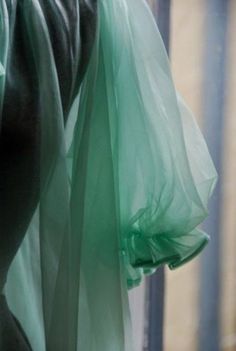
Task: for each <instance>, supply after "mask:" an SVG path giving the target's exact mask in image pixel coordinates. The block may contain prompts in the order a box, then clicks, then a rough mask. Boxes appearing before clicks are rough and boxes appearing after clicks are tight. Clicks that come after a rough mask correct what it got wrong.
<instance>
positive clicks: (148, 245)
mask: <svg viewBox="0 0 236 351" xmlns="http://www.w3.org/2000/svg"><path fill="white" fill-rule="evenodd" d="M209 240H210V238H209V236H208V235H207V234H206V233H205V232H203V231H202V230H200V229H194V230H192V231H191V232H189V233H184V234H181V235H171V234H170V233H160V234H152V235H147V234H144V233H142V232H140V231H133V232H131V233H130V234H129V236H128V238H127V239H126V274H127V284H128V287H129V288H132V287H134V286H137V285H139V283H140V282H141V280H142V276H143V275H145V274H151V273H153V272H154V271H155V270H156V269H157V268H158V267H159V266H161V265H165V264H167V265H168V267H169V268H170V269H175V268H178V267H180V266H182V265H183V264H184V263H186V262H188V261H190V260H192V259H193V258H194V257H195V256H197V255H198V254H199V253H200V252H201V251H202V250H203V248H204V247H205V246H206V245H207V243H208V242H209Z"/></svg>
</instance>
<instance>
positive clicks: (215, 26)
mask: <svg viewBox="0 0 236 351" xmlns="http://www.w3.org/2000/svg"><path fill="white" fill-rule="evenodd" d="M228 2H229V1H228V0H207V2H206V11H207V15H206V23H205V36H204V38H203V40H205V43H204V45H205V48H204V50H205V52H204V80H203V119H204V129H205V137H206V140H207V143H208V146H209V149H210V153H211V155H212V158H213V161H214V163H215V166H216V168H217V171H218V174H219V181H218V184H217V187H216V191H215V192H214V195H213V197H212V199H211V202H210V206H209V212H210V216H209V217H208V218H207V220H206V221H205V223H204V229H205V230H206V231H207V232H208V233H209V234H210V235H211V241H210V243H209V245H208V248H207V249H206V250H205V252H204V254H203V256H202V261H201V274H200V283H201V287H200V324H199V351H203V350H207V351H219V350H220V306H221V301H220V296H221V281H220V269H221V256H220V250H221V240H220V228H221V206H222V187H221V184H222V181H221V179H222V176H223V169H222V154H223V135H224V105H225V76H226V74H225V66H226V47H227V45H226V44H227V43H226V33H227V12H228V11H227V10H228Z"/></svg>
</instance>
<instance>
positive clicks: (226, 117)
mask: <svg viewBox="0 0 236 351" xmlns="http://www.w3.org/2000/svg"><path fill="white" fill-rule="evenodd" d="M147 2H148V4H149V6H150V7H151V9H152V11H153V13H154V15H155V18H156V20H157V23H158V26H159V30H160V32H161V34H162V37H163V40H164V42H165V45H166V48H167V51H168V52H169V56H170V61H171V67H172V73H173V78H174V81H175V85H176V88H177V90H178V91H179V92H180V93H181V94H182V96H183V97H184V99H185V100H186V102H187V104H188V105H189V107H190V108H191V110H192V111H193V113H194V115H195V117H196V119H197V121H198V124H199V125H200V127H201V130H202V132H203V134H204V136H205V138H206V141H207V144H208V147H209V149H210V153H211V156H212V158H213V160H214V163H215V166H216V168H217V171H218V174H219V181H218V185H217V188H216V191H215V192H214V195H213V197H212V199H211V203H210V208H209V209H210V215H209V217H208V219H207V220H206V222H205V223H204V224H203V227H204V230H206V231H207V232H208V233H209V234H210V236H211V241H210V243H209V245H208V247H207V248H206V249H205V250H204V252H203V253H202V254H201V255H200V256H199V257H198V258H197V259H195V260H194V261H192V262H190V263H188V264H187V265H185V266H183V267H181V268H179V269H177V270H175V271H170V270H169V269H168V268H165V269H160V270H158V272H157V273H156V274H155V275H154V276H152V277H151V278H147V279H146V281H145V283H144V284H142V286H141V287H139V288H136V289H134V290H132V291H131V293H130V301H131V314H132V319H133V330H134V341H135V350H134V351H236V64H235V63H236V1H235V0H147Z"/></svg>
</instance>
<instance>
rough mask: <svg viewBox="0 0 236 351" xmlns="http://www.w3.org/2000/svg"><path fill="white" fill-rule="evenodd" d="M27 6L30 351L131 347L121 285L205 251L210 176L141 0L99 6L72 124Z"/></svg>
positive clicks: (24, 267) (17, 306)
mask: <svg viewBox="0 0 236 351" xmlns="http://www.w3.org/2000/svg"><path fill="white" fill-rule="evenodd" d="M4 3H5V1H4ZM23 3H24V4H25V7H22V11H24V20H25V22H26V29H27V31H28V32H27V33H28V34H27V35H28V36H29V39H30V48H31V52H33V53H34V64H35V65H36V67H37V77H38V80H39V95H40V99H39V102H38V103H39V109H40V113H41V114H40V118H41V121H40V123H41V128H42V136H41V137H42V139H41V142H42V145H41V159H40V162H41V174H40V177H41V182H42V183H41V188H40V191H41V194H40V202H39V206H38V208H37V211H36V213H35V216H34V217H33V218H32V221H31V224H30V227H29V229H28V232H27V233H26V237H25V240H24V242H23V244H22V246H21V248H20V250H19V252H18V254H17V256H16V258H15V261H14V263H13V265H12V267H11V272H10V273H9V276H8V282H7V286H6V290H5V291H6V295H7V298H8V301H9V304H10V306H11V308H12V311H13V312H14V313H15V315H16V316H17V318H18V319H19V320H20V322H21V324H22V326H23V328H24V330H25V332H26V333H27V336H28V337H29V339H30V342H31V344H32V346H33V349H34V351H55V350H57V351H131V350H132V337H131V324H130V312H129V305H128V289H127V288H131V287H134V286H137V285H138V284H140V282H141V280H142V277H143V275H144V274H151V273H153V272H154V271H155V269H156V268H158V267H159V266H160V264H168V265H169V266H170V268H175V267H177V266H179V265H181V264H183V263H185V262H187V261H188V260H189V259H192V258H193V257H194V256H195V255H196V254H197V253H199V252H200V250H202V248H203V247H204V246H205V244H206V243H207V242H208V236H207V234H205V233H203V232H202V231H201V230H199V229H198V228H197V227H198V225H199V224H201V222H202V221H203V220H204V218H205V217H206V216H207V207H208V200H209V197H210V195H211V194H212V191H213V189H214V185H215V182H216V178H217V175H216V171H215V168H214V165H213V163H212V160H211V158H210V155H209V153H208V149H207V146H206V143H205V141H204V139H203V137H202V134H201V132H200V130H199V128H198V127H197V125H196V122H195V121H194V119H193V117H192V115H191V112H190V111H189V110H188V108H187V107H186V105H185V103H184V101H183V99H182V98H181V97H180V96H179V95H178V93H177V92H176V90H175V88H174V85H173V81H172V77H171V73H170V68H169V62H168V57H167V54H166V52H165V48H164V45H163V43H162V40H161V37H160V34H159V31H158V28H157V26H156V24H155V20H154V18H153V16H152V14H151V11H150V9H149V8H148V6H147V4H146V2H145V1H144V0H100V1H98V27H97V37H96V42H95V45H94V47H93V51H92V55H91V59H90V62H89V66H88V68H87V70H86V72H85V75H84V78H83V82H82V86H81V89H80V90H79V89H78V91H76V92H75V94H74V95H76V96H77V99H76V102H75V104H74V105H73V107H72V108H71V110H70V113H69V118H68V121H67V124H66V127H65V126H64V123H63V111H62V101H61V97H60V89H59V85H58V77H57V72H56V69H55V58H54V56H53V50H52V44H51V42H50V35H49V33H48V29H47V23H46V20H45V18H44V16H43V13H42V9H41V7H40V2H38V1H37V0H33V1H32V2H30V5H29V6H28V3H27V4H26V2H23ZM78 3H79V2H78V1H75V5H76V9H77V10H78V9H79V7H78V6H77V5H78ZM78 17H79V13H78ZM0 39H1V37H0ZM78 45H79V43H78ZM1 61H2V62H3V60H2V59H1ZM76 65H77V63H76V62H75V66H76ZM75 81H76V78H75ZM1 96H2V94H1ZM48 168H49V170H50V172H49V173H48Z"/></svg>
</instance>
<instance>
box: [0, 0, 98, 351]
mask: <svg viewBox="0 0 236 351" xmlns="http://www.w3.org/2000/svg"><path fill="white" fill-rule="evenodd" d="M24 2H25V1H24V0H15V1H14V0H11V1H10V0H9V1H6V4H7V7H8V15H9V18H10V33H11V39H10V46H9V53H8V65H7V67H6V89H5V96H4V101H3V110H2V116H1V117H2V126H1V134H0V240H1V245H0V292H1V291H2V289H3V286H4V284H5V281H6V277H7V271H8V269H9V266H10V264H11V262H12V260H13V258H14V256H15V254H16V252H17V250H18V248H19V246H20V244H21V242H22V240H23V238H24V235H25V232H26V230H27V227H28V225H29V222H30V219H31V217H32V215H33V212H34V210H35V207H36V206H37V203H38V197H39V173H40V172H39V160H40V128H39V125H40V123H39V103H38V102H39V98H40V97H39V94H38V84H39V82H38V78H37V71H36V67H35V66H34V59H33V56H34V55H35V53H33V52H31V51H30V49H29V47H28V38H27V31H26V29H25V18H24V16H23V11H22V6H24ZM38 2H39V5H40V7H41V9H42V13H43V16H44V18H45V21H46V23H47V26H48V29H49V35H50V40H51V45H52V50H53V54H54V58H55V66H56V71H57V75H58V82H59V86H60V92H61V99H62V104H63V106H62V108H63V112H64V121H65V123H66V120H67V115H68V111H69V109H70V107H71V105H72V102H73V100H74V98H75V92H76V91H78V86H79V85H80V83H81V81H82V79H83V75H84V73H85V71H86V67H87V65H88V62H89V58H90V54H91V50H92V47H93V42H94V37H95V33H96V13H97V11H96V1H92V0H81V1H79V0H61V1H59V0H57V1H54V0H38ZM78 6H79V9H80V11H79V13H80V15H79V18H78V15H75V14H76V13H78V11H75V7H78ZM78 33H79V35H78ZM77 40H80V46H79V47H80V51H79V52H77V51H78V50H77V49H76V48H77V47H78V44H77V43H76V41H77ZM76 50H77V51H76ZM49 79H50V77H49ZM19 298H20V297H19ZM0 311H1V315H0V335H1V339H0V351H28V350H30V347H29V346H28V343H27V342H26V340H25V337H24V336H23V335H22V336H21V334H23V333H22V331H21V328H20V326H19V323H18V322H17V321H16V320H15V319H14V317H13V316H12V315H11V313H10V311H9V309H8V307H7V304H6V301H5V299H4V297H3V296H1V299H0ZM65 351H66V350H65Z"/></svg>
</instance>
